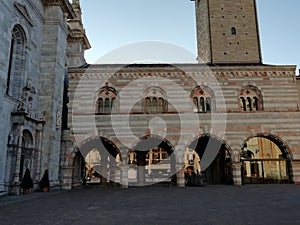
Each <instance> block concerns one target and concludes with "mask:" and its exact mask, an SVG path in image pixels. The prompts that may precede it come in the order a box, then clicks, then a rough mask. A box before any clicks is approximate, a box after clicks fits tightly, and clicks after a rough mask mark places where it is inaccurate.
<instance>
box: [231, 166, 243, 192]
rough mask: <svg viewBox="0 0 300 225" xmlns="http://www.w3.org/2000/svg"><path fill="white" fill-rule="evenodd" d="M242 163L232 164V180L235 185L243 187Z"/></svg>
mask: <svg viewBox="0 0 300 225" xmlns="http://www.w3.org/2000/svg"><path fill="white" fill-rule="evenodd" d="M241 166H242V163H241V162H233V163H232V178H233V184H234V185H237V186H240V185H242V173H241Z"/></svg>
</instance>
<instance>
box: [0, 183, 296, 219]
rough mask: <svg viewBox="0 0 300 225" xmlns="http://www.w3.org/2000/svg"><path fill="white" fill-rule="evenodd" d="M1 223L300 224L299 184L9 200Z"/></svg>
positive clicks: (79, 192) (83, 192)
mask: <svg viewBox="0 0 300 225" xmlns="http://www.w3.org/2000/svg"><path fill="white" fill-rule="evenodd" d="M0 224H1V225H2V224H3V225H4V224H5V225H10V224H22V225H35V224H41V225H47V224H51V225H61V224H63V225H69V224H70V225H77V224H80V225H81V224H100V225H106V224H110V225H114V224H120V225H135V224H138V225H148V224H149V225H152V224H154V225H156V224H157V225H160V224H167V225H174V224H184V225H185V224H187V225H192V224H209V225H219V224H220V225H222V224H228V225H235V224H237V225H247V224H249V225H250V224H251V225H265V224H272V225H276V224H282V225H289V224H299V225H300V186H299V185H245V186H241V187H236V186H222V185H216V186H213V185H212V186H206V187H188V188H175V187H171V188H169V187H131V188H129V189H119V188H110V189H109V188H104V187H100V188H95V187H93V188H91V187H88V188H86V189H76V190H72V191H58V192H50V193H31V194H29V195H27V196H6V197H2V198H1V199H0Z"/></svg>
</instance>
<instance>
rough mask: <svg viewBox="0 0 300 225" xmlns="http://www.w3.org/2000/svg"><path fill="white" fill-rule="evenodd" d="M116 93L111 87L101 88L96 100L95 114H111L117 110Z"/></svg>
mask: <svg viewBox="0 0 300 225" xmlns="http://www.w3.org/2000/svg"><path fill="white" fill-rule="evenodd" d="M116 98H117V92H116V90H115V89H113V88H111V87H108V86H106V87H103V88H101V89H100V91H99V94H98V99H97V107H96V113H99V114H111V113H113V112H115V111H116V109H117V102H116Z"/></svg>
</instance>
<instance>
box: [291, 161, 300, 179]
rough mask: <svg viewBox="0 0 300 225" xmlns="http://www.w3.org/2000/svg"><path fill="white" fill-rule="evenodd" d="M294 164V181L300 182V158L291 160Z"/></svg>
mask: <svg viewBox="0 0 300 225" xmlns="http://www.w3.org/2000/svg"><path fill="white" fill-rule="evenodd" d="M291 166H292V175H293V177H292V181H293V182H294V183H295V184H300V160H293V161H292V162H291Z"/></svg>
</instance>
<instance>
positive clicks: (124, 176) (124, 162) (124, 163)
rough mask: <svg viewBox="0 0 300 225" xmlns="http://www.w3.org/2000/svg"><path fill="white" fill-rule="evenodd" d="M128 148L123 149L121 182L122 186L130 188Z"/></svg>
mask: <svg viewBox="0 0 300 225" xmlns="http://www.w3.org/2000/svg"><path fill="white" fill-rule="evenodd" d="M128 152H129V150H128V149H122V150H121V156H122V164H121V174H120V176H121V177H120V183H121V188H128V163H127V162H128V158H127V154H128Z"/></svg>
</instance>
